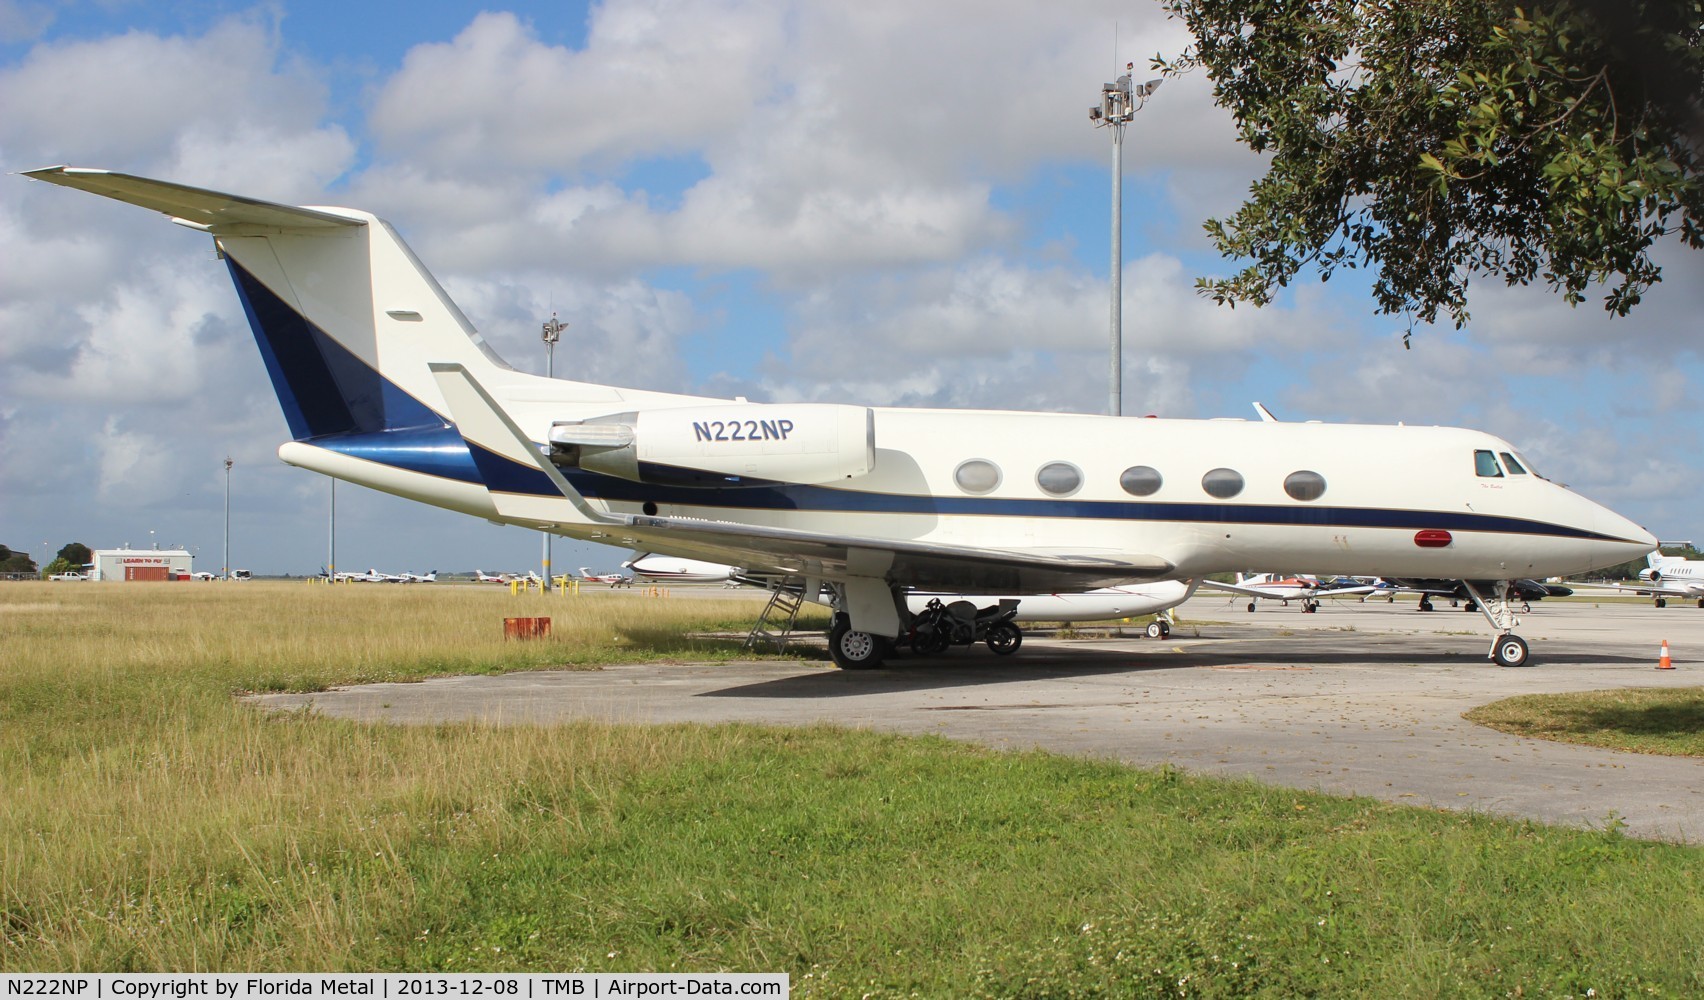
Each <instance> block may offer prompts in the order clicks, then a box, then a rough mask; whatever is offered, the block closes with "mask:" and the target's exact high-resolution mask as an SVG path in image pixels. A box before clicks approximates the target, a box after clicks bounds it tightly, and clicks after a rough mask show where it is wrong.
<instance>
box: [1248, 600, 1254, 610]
mask: <svg viewBox="0 0 1704 1000" xmlns="http://www.w3.org/2000/svg"><path fill="white" fill-rule="evenodd" d="M1248 609H1249V610H1250V611H1253V610H1254V602H1253V601H1249V602H1248Z"/></svg>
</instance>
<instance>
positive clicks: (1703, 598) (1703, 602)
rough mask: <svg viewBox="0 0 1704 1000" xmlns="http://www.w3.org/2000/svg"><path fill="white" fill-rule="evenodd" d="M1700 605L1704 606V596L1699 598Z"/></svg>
mask: <svg viewBox="0 0 1704 1000" xmlns="http://www.w3.org/2000/svg"><path fill="white" fill-rule="evenodd" d="M1698 606H1699V607H1700V608H1704V597H1700V598H1699V599H1698Z"/></svg>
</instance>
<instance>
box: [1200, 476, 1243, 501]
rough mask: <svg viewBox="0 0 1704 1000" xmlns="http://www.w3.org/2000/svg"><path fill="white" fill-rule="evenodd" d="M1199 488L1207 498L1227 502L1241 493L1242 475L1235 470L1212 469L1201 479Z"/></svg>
mask: <svg viewBox="0 0 1704 1000" xmlns="http://www.w3.org/2000/svg"><path fill="white" fill-rule="evenodd" d="M1201 488H1202V489H1204V490H1206V491H1207V495H1208V496H1211V497H1218V498H1219V499H1220V500H1229V499H1230V498H1231V497H1234V496H1236V495H1237V494H1238V493H1241V492H1242V488H1243V477H1242V473H1240V472H1238V471H1237V470H1235V469H1214V470H1213V471H1211V472H1209V473H1207V474H1206V475H1205V476H1202V477H1201Z"/></svg>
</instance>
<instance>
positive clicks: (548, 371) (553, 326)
mask: <svg viewBox="0 0 1704 1000" xmlns="http://www.w3.org/2000/svg"><path fill="white" fill-rule="evenodd" d="M566 329H568V324H567V323H564V322H562V321H561V320H559V319H557V318H556V314H555V313H554V312H553V313H551V314H550V321H549V322H547V323H545V324H544V330H543V331H542V333H541V334H540V335H541V336H542V337H543V338H544V377H545V378H555V377H556V342H557V341H559V340H561V339H562V331H563V330H566ZM539 534H541V535H543V536H544V555H543V557H542V559H541V561H542V562H543V564H544V586H543V587H542V588H541V589H542V590H544V591H549V590H550V532H549V531H542V532H540V533H539Z"/></svg>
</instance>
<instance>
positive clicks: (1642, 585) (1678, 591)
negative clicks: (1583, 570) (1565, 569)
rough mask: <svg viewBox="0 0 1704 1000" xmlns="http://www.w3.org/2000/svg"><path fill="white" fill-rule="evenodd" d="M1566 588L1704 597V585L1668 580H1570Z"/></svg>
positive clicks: (1659, 595)
mask: <svg viewBox="0 0 1704 1000" xmlns="http://www.w3.org/2000/svg"><path fill="white" fill-rule="evenodd" d="M1564 586H1568V587H1573V588H1575V589H1582V588H1583V589H1586V590H1614V591H1619V592H1621V593H1623V594H1637V595H1640V596H1644V595H1646V594H1650V595H1652V596H1654V597H1704V585H1701V584H1696V583H1673V582H1670V581H1667V580H1651V581H1645V580H1638V581H1635V582H1632V583H1577V582H1575V581H1573V580H1569V581H1567V583H1565V584H1564Z"/></svg>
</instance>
